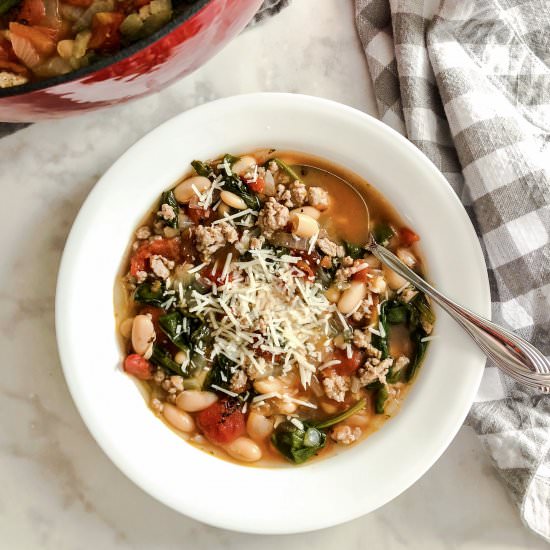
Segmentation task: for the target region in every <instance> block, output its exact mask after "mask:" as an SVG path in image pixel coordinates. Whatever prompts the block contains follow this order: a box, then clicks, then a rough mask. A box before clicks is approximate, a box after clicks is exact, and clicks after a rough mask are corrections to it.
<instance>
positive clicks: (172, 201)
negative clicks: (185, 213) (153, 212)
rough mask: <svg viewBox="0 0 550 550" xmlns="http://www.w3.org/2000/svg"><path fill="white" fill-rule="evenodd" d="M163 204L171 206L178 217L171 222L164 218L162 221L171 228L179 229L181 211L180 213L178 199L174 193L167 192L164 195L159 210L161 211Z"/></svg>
mask: <svg viewBox="0 0 550 550" xmlns="http://www.w3.org/2000/svg"><path fill="white" fill-rule="evenodd" d="M163 204H167V205H168V206H171V207H172V210H174V214H176V215H175V217H174V218H172V219H171V220H165V219H164V218H161V219H162V221H163V222H164V223H165V224H166V225H168V226H169V227H174V228H177V227H178V214H179V211H180V207H179V205H178V201H177V200H176V197H175V196H174V192H173V191H165V192H164V193H163V194H162V196H161V198H160V208H159V210H160V209H161V208H162V205H163ZM159 217H160V216H159Z"/></svg>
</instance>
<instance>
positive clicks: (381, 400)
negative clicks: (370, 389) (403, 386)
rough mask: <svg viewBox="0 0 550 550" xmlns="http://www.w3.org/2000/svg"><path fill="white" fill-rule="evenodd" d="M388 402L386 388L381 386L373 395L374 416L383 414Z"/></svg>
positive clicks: (383, 385)
mask: <svg viewBox="0 0 550 550" xmlns="http://www.w3.org/2000/svg"><path fill="white" fill-rule="evenodd" d="M387 400H388V386H386V385H385V384H382V386H381V387H380V388H378V389H377V390H376V392H375V394H374V410H375V412H376V414H384V407H385V405H386V401H387Z"/></svg>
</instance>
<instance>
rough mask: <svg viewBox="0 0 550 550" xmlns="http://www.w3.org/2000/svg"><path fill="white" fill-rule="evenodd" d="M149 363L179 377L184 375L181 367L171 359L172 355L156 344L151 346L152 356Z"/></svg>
mask: <svg viewBox="0 0 550 550" xmlns="http://www.w3.org/2000/svg"><path fill="white" fill-rule="evenodd" d="M150 361H151V363H153V365H157V367H161V368H163V369H164V370H167V371H171V372H173V373H174V374H179V375H180V376H182V375H184V376H185V373H184V372H183V371H182V370H181V365H178V363H176V362H175V361H174V359H173V358H172V355H171V354H170V353H169V352H168V351H167V350H166V349H165V348H163V347H162V346H159V345H157V344H155V345H154V346H153V355H151V359H150Z"/></svg>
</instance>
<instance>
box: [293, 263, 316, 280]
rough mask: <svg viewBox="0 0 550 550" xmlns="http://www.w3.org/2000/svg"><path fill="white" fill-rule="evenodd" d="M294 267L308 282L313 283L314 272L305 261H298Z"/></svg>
mask: <svg viewBox="0 0 550 550" xmlns="http://www.w3.org/2000/svg"><path fill="white" fill-rule="evenodd" d="M296 267H297V268H298V269H299V270H300V271H301V272H302V273H304V275H305V276H306V279H307V280H308V281H313V280H314V279H315V272H314V271H313V269H311V267H310V265H309V264H308V263H307V262H306V261H305V260H298V261H297V262H296Z"/></svg>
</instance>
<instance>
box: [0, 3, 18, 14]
mask: <svg viewBox="0 0 550 550" xmlns="http://www.w3.org/2000/svg"><path fill="white" fill-rule="evenodd" d="M19 2H21V0H0V15H2V14H4V13H6V12H7V11H9V10H11V9H12V8H13V7H14V6H16V5H17V4H19Z"/></svg>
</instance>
